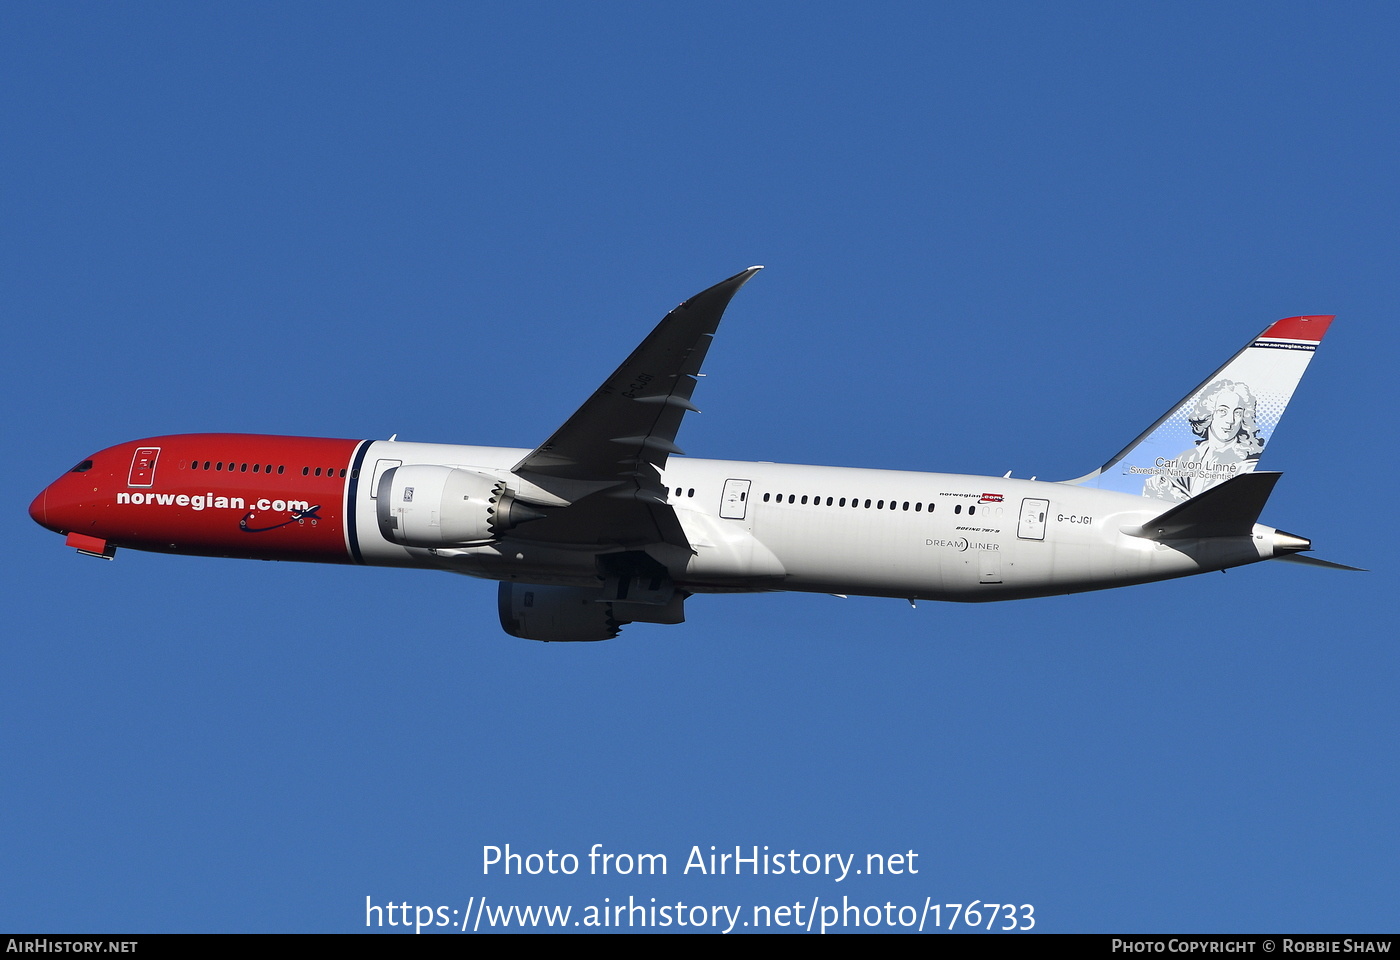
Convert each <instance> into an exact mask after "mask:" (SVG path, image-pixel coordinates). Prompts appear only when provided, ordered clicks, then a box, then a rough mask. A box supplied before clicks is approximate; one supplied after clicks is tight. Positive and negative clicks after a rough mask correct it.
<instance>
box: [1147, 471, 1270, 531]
mask: <svg viewBox="0 0 1400 960" xmlns="http://www.w3.org/2000/svg"><path fill="white" fill-rule="evenodd" d="M1281 476H1283V474H1281V473H1277V472H1258V471H1256V472H1255V473H1242V474H1240V475H1239V476H1238V477H1231V478H1230V479H1229V480H1226V481H1225V482H1224V483H1221V484H1217V485H1216V486H1214V487H1211V488H1210V489H1209V490H1207V491H1205V492H1204V493H1202V494H1199V495H1197V496H1196V497H1194V498H1192V499H1190V500H1187V501H1186V502H1185V503H1179V504H1177V505H1176V506H1174V507H1172V508H1171V509H1170V510H1168V511H1167V512H1166V513H1163V514H1161V515H1160V516H1158V517H1156V518H1155V519H1152V520H1149V521H1148V522H1147V523H1144V524H1143V525H1142V526H1141V527H1139V528H1137V529H1132V528H1129V529H1126V530H1124V531H1123V532H1124V533H1126V534H1128V535H1129V536H1134V537H1145V538H1146V539H1148V540H1194V539H1196V538H1203V537H1248V536H1250V535H1252V534H1253V532H1254V525H1255V524H1256V523H1258V522H1259V514H1261V513H1262V512H1263V511H1264V504H1265V503H1267V502H1268V499H1269V494H1271V493H1273V491H1274V484H1275V483H1278V478H1279V477H1281Z"/></svg>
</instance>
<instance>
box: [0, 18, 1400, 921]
mask: <svg viewBox="0 0 1400 960" xmlns="http://www.w3.org/2000/svg"><path fill="white" fill-rule="evenodd" d="M3 17H4V29H3V30H0V79H3V83H4V88H5V89H6V90H7V91H8V92H9V95H8V96H7V97H5V98H4V100H3V102H0V111H3V113H2V114H0V121H3V129H5V131H6V135H5V142H6V145H5V147H4V149H3V150H2V151H0V173H3V176H4V181H5V183H6V185H7V186H6V188H5V190H4V191H3V193H0V204H2V205H3V206H0V213H2V214H3V223H4V224H5V229H4V230H3V231H0V238H2V239H0V243H3V244H4V250H3V257H0V273H2V274H3V278H4V282H3V284H0V289H3V294H0V297H3V310H4V315H5V317H6V319H7V322H8V324H9V328H10V329H11V331H12V340H13V342H12V344H11V347H10V349H8V350H6V351H4V353H3V355H2V356H0V365H2V366H3V373H4V376H3V381H2V382H3V384H4V390H5V393H6V407H7V409H8V410H9V412H10V428H9V430H8V432H7V436H8V438H9V442H10V444H11V446H12V448H14V449H17V450H18V449H21V448H22V450H23V453H24V455H23V456H21V457H19V459H18V461H17V463H16V467H15V469H13V470H8V471H6V473H5V474H4V479H3V484H4V490H5V499H6V501H7V502H9V503H11V509H10V510H9V511H8V513H7V516H6V517H5V518H4V520H3V523H4V530H5V536H6V540H7V542H8V544H9V549H8V550H7V551H5V555H4V558H3V560H0V562H2V563H3V564H4V580H5V582H6V583H7V584H8V587H7V594H6V595H7V602H6V604H5V607H6V611H7V614H8V616H7V621H8V626H7V629H6V631H5V637H6V640H5V643H4V645H3V657H4V661H3V666H0V758H2V759H3V761H4V764H3V765H4V768H5V769H6V770H7V771H8V775H7V776H6V777H4V778H3V779H0V807H2V808H3V809H4V811H5V817H4V827H3V828H0V863H4V864H5V869H4V870H0V878H3V879H0V928H4V929H7V930H10V931H35V930H39V931H65V932H82V931H99V930H100V931H104V932H106V931H134V932H156V931H245V930H246V931H355V930H362V929H364V926H363V923H364V905H365V898H366V897H367V896H369V897H372V898H373V901H374V902H375V903H376V904H386V903H388V902H391V901H392V902H395V903H399V902H408V903H412V904H425V905H434V906H436V905H446V906H448V907H449V909H453V908H462V907H465V906H466V903H467V901H468V898H470V897H478V898H479V897H482V896H485V897H487V898H488V900H489V902H491V903H493V904H497V903H499V904H506V903H522V904H528V903H558V904H572V905H574V907H575V908H576V909H582V908H583V907H585V906H586V905H589V904H600V903H602V902H603V898H604V897H607V898H610V902H616V901H617V900H618V899H619V898H621V899H624V900H625V899H626V898H627V897H628V896H635V897H637V898H638V899H639V900H641V899H648V900H649V898H651V897H656V898H657V899H658V902H672V903H674V902H676V901H684V902H686V903H687V904H693V903H731V904H736V905H738V904H743V905H746V908H747V907H748V906H750V905H753V904H772V905H779V904H782V903H789V904H790V903H792V902H794V901H804V902H808V903H810V902H811V901H812V899H813V898H814V897H815V898H819V900H820V902H821V903H823V904H825V903H830V902H835V901H838V900H839V899H840V898H841V897H842V896H843V895H844V896H847V897H849V898H850V902H853V903H860V904H866V903H881V904H883V903H884V902H886V901H887V900H888V901H891V902H893V903H894V904H896V905H899V904H905V903H916V904H919V905H923V904H924V903H925V902H926V899H931V901H932V902H935V903H957V902H967V901H970V900H974V899H977V900H981V901H986V902H995V903H1006V902H1014V903H1016V904H1024V903H1030V904H1033V905H1034V907H1035V916H1036V918H1037V922H1038V925H1037V929H1039V930H1044V931H1144V932H1146V931H1223V932H1228V931H1253V930H1258V931H1270V930H1271V931H1280V930H1294V931H1308V932H1340V933H1344V932H1356V931H1377V930H1393V929H1394V928H1395V911H1394V903H1395V897H1396V893H1397V885H1400V872H1398V870H1397V863H1400V859H1397V856H1396V853H1397V845H1400V835H1398V831H1397V820H1396V817H1395V810H1396V809H1397V806H1400V795H1398V794H1400V776H1398V775H1397V771H1396V764H1395V744H1396V742H1397V740H1398V739H1400V723H1397V718H1396V708H1395V700H1394V694H1395V690H1396V686H1397V679H1400V659H1398V658H1397V653H1396V644H1395V634H1394V627H1393V624H1394V622H1395V615H1396V603H1395V595H1396V589H1395V587H1396V585H1395V580H1394V573H1393V564H1392V563H1391V561H1390V558H1389V557H1388V556H1387V555H1386V554H1385V553H1384V551H1383V549H1382V544H1383V543H1384V542H1385V541H1386V540H1387V539H1388V535H1387V530H1386V517H1387V514H1388V510H1387V508H1386V506H1385V504H1386V501H1384V500H1383V499H1382V500H1377V499H1376V497H1377V496H1379V495H1380V493H1384V492H1385V490H1387V489H1388V488H1389V485H1390V481H1389V479H1388V477H1389V475H1390V474H1392V473H1393V472H1394V470H1395V468H1396V456H1395V450H1394V430H1393V426H1392V422H1393V419H1394V410H1395V406H1396V401H1397V391H1396V389H1395V386H1394V381H1393V379H1392V370H1391V367H1392V366H1393V364H1392V363H1391V362H1390V358H1392V357H1393V356H1394V354H1395V346H1396V336H1395V323H1394V317H1395V315H1396V312H1397V307H1398V306H1400V303H1397V293H1398V292H1400V291H1398V290H1397V277H1398V276H1400V275H1397V271H1396V263H1397V254H1400V242H1398V241H1400V237H1398V236H1397V224H1398V223H1400V204H1397V200H1400V186H1397V178H1396V175H1395V171H1396V157H1397V154H1398V153H1400V150H1398V149H1397V148H1400V121H1397V113H1396V109H1395V104H1396V102H1397V94H1400V90H1397V72H1398V71H1397V66H1396V63H1395V59H1394V56H1393V50H1394V47H1395V43H1396V40H1397V33H1398V32H1400V30H1398V29H1397V28H1400V14H1397V13H1396V11H1395V9H1394V8H1393V6H1391V5H1387V4H1368V3H1357V4H1347V5H1341V6H1337V5H1322V4H1298V3H1269V4H1252V3H1236V4H1173V5H1166V4H1162V5H1140V4H1136V5H1118V4H1095V3H1090V4H1074V3H1070V4H1053V5H1035V4H1016V3H1008V4H998V5H994V6H993V5H981V4H964V5H948V4H938V5H926V4H918V5H915V4H889V5H877V6H875V7H862V8H856V7H854V6H845V5H842V6H838V5H824V4H758V5H754V4H705V5H699V6H691V7H686V8H684V9H682V8H680V7H676V6H674V5H670V6H664V5H641V4H600V5H567V4H557V5H556V4H524V5H519V4H517V5H507V6H501V5H486V4H454V5H440V4H418V5H412V6H404V5H365V4H359V5H354V4H320V5H315V4H301V5H293V6H287V5H277V4H266V5H258V4H237V5H232V4H229V5H199V6H197V7H196V6H189V5H176V4H164V5H162V4H126V5H119V6H113V5H98V4H79V5H19V6H13V5H12V6H10V7H9V8H8V9H6V10H5V12H4V14H3ZM752 263H763V264H766V265H767V266H768V269H767V270H766V271H765V272H764V273H763V274H761V275H760V276H759V277H758V278H757V279H755V280H754V281H753V282H752V283H750V284H749V285H748V286H747V287H745V289H744V290H743V291H742V292H741V293H740V294H739V296H738V297H737V298H736V300H735V301H734V304H733V306H732V308H731V309H730V312H729V314H728V315H727V317H726V320H725V323H724V325H723V326H722V327H721V329H720V334H719V336H718V338H717V339H716V342H715V344H714V347H713V349H712V350H711V351H710V356H709V360H708V362H707V366H706V372H707V374H708V376H707V378H706V379H705V380H704V381H702V383H701V385H700V388H699V390H698V391H697V394H696V400H697V402H698V404H699V405H700V406H701V407H702V408H703V409H704V413H703V415H701V416H692V417H689V418H688V419H687V422H686V423H685V425H684V427H683V429H682V433H681V436H680V442H681V445H682V446H683V447H685V448H686V449H687V450H688V451H690V452H691V453H692V454H695V455H698V456H707V457H718V458H729V459H764V460H778V461H796V462H810V463H831V464H841V465H862V466H877V467H889V468H895V469H913V470H929V471H942V472H956V473H974V474H991V475H997V476H999V475H1001V474H1003V473H1005V472H1006V471H1007V470H1013V471H1015V474H1016V475H1017V476H1030V475H1037V476H1040V477H1041V478H1046V479H1059V478H1065V477H1074V476H1079V475H1081V474H1083V473H1085V472H1087V471H1088V470H1090V469H1092V468H1094V467H1096V466H1098V465H1099V464H1100V463H1101V462H1103V461H1104V460H1105V459H1106V458H1107V457H1108V456H1110V455H1111V454H1113V453H1114V452H1116V451H1117V450H1118V449H1119V448H1120V447H1121V446H1122V445H1123V444H1124V443H1126V442H1127V441H1128V440H1130V439H1132V438H1133V437H1134V436H1136V435H1137V434H1138V432H1140V431H1141V430H1142V429H1143V428H1144V427H1145V426H1147V425H1148V424H1149V423H1151V422H1152V421H1153V420H1154V419H1155V418H1156V417H1157V416H1158V415H1160V414H1161V413H1162V412H1163V411H1165V410H1166V409H1167V407H1168V406H1169V405H1171V404H1172V403H1174V402H1175V401H1176V400H1177V399H1178V398H1179V397H1180V396H1181V395H1182V394H1183V393H1184V392H1185V391H1186V390H1187V389H1189V388H1190V387H1192V386H1193V385H1194V384H1196V383H1197V382H1198V381H1199V380H1200V379H1201V378H1202V377H1204V376H1205V375H1206V374H1208V373H1209V372H1210V371H1211V370H1212V369H1214V368H1215V366H1216V365H1218V364H1219V363H1220V362H1221V361H1222V360H1223V359H1224V358H1226V357H1227V356H1229V355H1230V354H1231V353H1232V352H1233V351H1234V350H1236V349H1238V347H1239V346H1240V345H1242V344H1243V343H1244V342H1246V341H1247V340H1248V339H1249V338H1250V337H1251V336H1253V335H1254V334H1255V333H1257V332H1258V331H1259V330H1261V329H1262V328H1263V327H1265V326H1266V325H1267V324H1268V323H1270V322H1271V321H1273V320H1276V319H1278V318H1280V317H1284V316H1292V315H1296V314H1305V313H1335V314H1337V316H1338V320H1337V322H1336V323H1335V324H1334V326H1333V327H1332V330H1331V332H1330V335H1329V338H1328V342H1326V343H1325V344H1324V346H1323V348H1322V350H1321V351H1319V353H1318V354H1317V357H1316V360H1315V362H1314V363H1313V365H1312V367H1311V369H1310V370H1309V372H1308V374H1307V376H1306V377H1305V379H1304V381H1303V384H1302V386H1301V388H1300V390H1299V392H1298V394H1297V395H1296V396H1295V399H1294V403H1293V405H1292V406H1291V407H1290V409H1289V412H1288V415H1287V417H1285V418H1284V420H1283V422H1282V424H1281V426H1280V427H1279V429H1278V432H1277V433H1276V434H1275V435H1274V438H1273V441H1272V442H1271V443H1270V447H1269V454H1268V457H1267V459H1266V461H1265V464H1264V465H1265V467H1266V468H1268V469H1274V470H1282V471H1284V473H1285V476H1284V478H1283V480H1282V481H1281V482H1280V483H1279V485H1278V488H1277V490H1276V492H1275V494H1274V496H1273V498H1272V499H1271V501H1270V503H1269V506H1268V508H1267V510H1266V511H1265V514H1264V517H1263V519H1264V521H1265V522H1267V523H1271V524H1274V525H1277V526H1279V527H1282V528H1283V529H1286V530H1289V531H1292V532H1295V533H1299V534H1302V535H1304V536H1308V537H1310V538H1312V539H1313V541H1314V543H1315V544H1316V548H1317V553H1318V555H1320V556H1322V557H1325V558H1329V559H1335V560H1338V561H1343V562H1346V563H1353V564H1356V565H1359V566H1364V567H1369V568H1371V569H1372V571H1373V572H1371V573H1368V574H1351V575H1344V574H1340V573H1334V572H1331V571H1320V570H1311V569H1304V568H1301V567H1298V566H1295V565H1286V564H1263V565H1259V566H1255V567H1250V568H1245V569H1239V570H1232V571H1230V572H1228V573H1227V574H1224V575H1219V574H1213V575H1208V576H1202V577H1197V578H1191V579H1187V580H1183V581H1178V582H1174V583H1166V584H1156V585H1149V586H1144V587H1135V588H1130V589H1126V590H1119V591H1111V592H1107V593H1099V594H1086V595H1080V596H1075V597H1063V598H1055V599H1048V600H1039V601H1023V602H1015V603H1009V604H999V605H995V604H994V605H977V606H962V605H953V604H948V605H940V604H932V603H924V604H920V605H919V607H918V608H917V609H914V610H911V609H910V608H909V605H908V604H907V603H904V602H903V601H892V600H873V599H862V598H851V599H849V600H838V599H834V598H831V597H826V596H806V595H795V594H794V595H762V596H739V597H699V598H696V599H695V600H693V601H691V602H690V603H689V604H688V605H687V615H688V618H689V620H688V622H687V623H686V624H685V625H684V626H680V627H659V626H649V625H633V626H631V627H628V628H627V629H626V630H625V631H624V632H623V634H622V635H621V637H619V638H618V639H616V640H613V641H610V642H608V643H604V644H590V645H567V644H548V645H543V644H534V643H529V642H526V641H520V640H513V639H511V638H509V637H507V636H505V635H504V634H503V633H501V631H500V630H499V627H498V624H497V618H496V610H495V589H494V585H492V584H489V583H485V582H478V581H473V580H469V579H465V578H458V577H453V576H449V575H444V574H437V573H430V572H415V571H398V570H379V569H352V568H345V567H332V566H325V567H321V566H315V565H297V564H276V563H249V562H240V561H222V560H190V559H179V558H173V557H165V556H156V555H145V554H140V553H135V552H131V551H123V552H121V553H119V555H118V557H117V559H116V561H115V562H113V563H102V562H98V561H94V560H91V559H88V558H83V557H79V556H76V555H75V554H74V553H73V551H71V550H68V549H65V548H64V547H63V546H62V543H61V541H60V540H59V538H57V537H56V536H54V535H53V534H51V533H48V532H47V531H45V530H42V529H41V528H39V527H37V526H35V525H34V524H33V523H32V522H31V521H30V520H29V518H28V517H27V515H26V514H25V507H26V506H27V504H28V503H29V500H30V499H31V498H32V497H33V496H34V494H35V493H37V492H38V491H39V489H41V488H42V487H43V485H44V484H46V483H48V482H49V481H50V480H52V479H53V478H54V477H55V476H57V475H58V474H59V473H61V472H62V471H63V470H65V469H66V468H68V467H69V466H71V464H72V463H73V462H76V461H77V460H78V459H80V458H82V457H84V456H86V455H88V454H90V453H91V452H93V451H94V450H97V449H99V448H102V447H105V446H108V445H110V444H114V443H117V442H121V441H124V440H129V439H134V438H137V437H144V436H151V435H158V434H166V433H180V432H199V431H239V432H250V433H281V434H294V435H310V436H336V437H353V438H382V437H387V436H388V435H390V434H392V433H398V434H399V435H400V437H402V438H404V439H413V440H426V441H441V442H459V443H482V444H501V445H509V446H533V445H535V444H536V443H538V442H539V441H540V440H542V439H543V438H544V437H546V436H547V435H548V434H549V433H550V432H551V431H552V430H553V429H554V428H555V427H556V426H558V425H559V424H560V423H562V422H563V420H564V419H565V418H566V417H567V416H568V415H569V413H571V412H572V410H573V409H574V407H575V406H576V405H577V404H578V403H579V402H581V401H582V399H583V398H584V397H586V396H587V395H588V393H589V392H590V391H591V390H592V389H593V388H594V387H595V386H596V385H597V383H598V382H599V381H600V380H601V379H602V377H603V376H605V375H606V374H607V373H608V372H609V371H610V370H611V369H612V368H613V367H614V366H615V365H616V364H617V363H618V362H619V361H620V359H621V358H622V357H624V356H625V355H626V354H627V352H628V351H630V350H631V349H632V347H633V346H634V345H635V344H636V342H637V341H638V340H640V338H641V337H642V336H643V335H644V334H645V333H646V331H647V330H649V329H650V328H651V326H652V325H653V324H654V323H655V322H656V321H657V320H658V319H659V318H660V317H661V316H662V315H663V314H664V313H665V312H666V311H667V310H668V309H670V308H671V307H672V306H674V305H675V304H676V303H677V302H679V301H680V300H682V299H684V298H685V297H687V296H689V295H691V294H692V293H695V292H696V291H698V290H700V289H702V288H704V287H706V286H708V285H710V284H712V283H714V282H716V281H718V280H720V279H723V278H724V277H727V276H729V275H731V274H733V273H735V272H737V271H738V270H740V269H742V268H743V267H745V266H747V265H749V264H752ZM1377 491H1379V493H1378V492H1377ZM832 549H834V550H839V549H840V544H833V545H832ZM506 843H509V844H511V847H512V849H513V850H516V851H520V852H540V853H543V852H545V851H547V850H550V849H553V850H555V851H557V852H561V853H564V852H569V853H574V854H578V855H584V854H586V853H587V851H588V850H589V849H590V848H591V847H592V845H593V844H595V843H600V844H603V845H604V846H603V848H602V849H606V850H610V851H613V852H633V853H641V852H647V853H665V854H667V855H668V857H669V858H670V861H671V871H670V874H669V875H668V876H666V877H664V878H660V877H658V878H635V877H632V878H619V877H596V876H585V875H583V873H580V874H579V875H576V876H573V877H503V876H499V875H490V876H483V873H482V867H481V862H482V848H483V846H486V845H504V844H506ZM711 844H714V845H716V846H717V847H720V848H722V849H730V848H733V847H734V846H735V845H736V844H737V845H742V846H743V847H745V848H746V849H747V848H750V847H752V846H753V845H755V844H757V845H760V846H762V845H768V846H769V847H770V848H771V849H772V850H773V851H779V850H781V851H787V850H790V849H791V850H796V851H798V852H799V853H828V852H835V853H842V854H851V853H854V854H857V855H859V856H860V857H862V858H863V857H864V855H865V854H866V853H872V852H873V853H894V852H905V851H909V850H912V851H915V852H917V853H918V854H919V859H918V861H917V862H918V864H919V867H920V872H919V873H918V875H917V876H908V875H906V876H902V877H885V878H883V879H881V878H870V877H862V878H851V879H848V880H847V881H844V882H841V883H836V882H834V881H833V880H832V879H831V878H827V877H811V878H808V877H801V878H790V877H758V878H752V877H744V878H734V877H722V878H721V877H698V876H695V875H694V874H693V873H692V874H691V875H681V874H680V867H681V865H682V864H683V863H684V860H685V857H686V854H687V853H688V851H689V850H690V848H691V847H692V846H694V845H699V846H700V847H701V848H702V849H704V850H708V847H709V846H710V845H711ZM585 870H586V868H585Z"/></svg>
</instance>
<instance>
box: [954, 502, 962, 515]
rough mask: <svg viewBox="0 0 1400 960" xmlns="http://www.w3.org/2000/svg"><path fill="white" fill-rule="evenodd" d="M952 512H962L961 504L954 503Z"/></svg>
mask: <svg viewBox="0 0 1400 960" xmlns="http://www.w3.org/2000/svg"><path fill="white" fill-rule="evenodd" d="M953 512H954V513H962V504H961V503H959V504H957V505H955V506H954V507H953Z"/></svg>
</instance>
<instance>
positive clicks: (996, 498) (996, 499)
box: [977, 493, 1006, 503]
mask: <svg viewBox="0 0 1400 960" xmlns="http://www.w3.org/2000/svg"><path fill="white" fill-rule="evenodd" d="M1005 499H1006V498H1005V497H1004V496H1002V495H1001V494H999V493H984V494H982V499H981V500H978V501H977V502H978V503H1001V502H1002V501H1003V500H1005Z"/></svg>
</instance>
